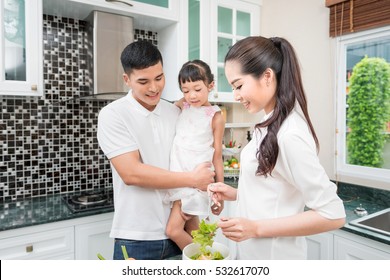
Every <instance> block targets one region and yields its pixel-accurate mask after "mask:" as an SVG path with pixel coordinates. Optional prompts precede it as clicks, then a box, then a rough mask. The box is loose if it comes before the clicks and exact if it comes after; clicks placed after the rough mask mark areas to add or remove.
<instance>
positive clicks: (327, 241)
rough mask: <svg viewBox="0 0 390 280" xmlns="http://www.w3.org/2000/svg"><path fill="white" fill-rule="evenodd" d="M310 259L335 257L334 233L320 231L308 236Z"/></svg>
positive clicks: (308, 257) (308, 254)
mask: <svg viewBox="0 0 390 280" xmlns="http://www.w3.org/2000/svg"><path fill="white" fill-rule="evenodd" d="M306 242H307V259H308V260H332V259H333V234H332V233H328V232H325V233H320V234H315V235H310V236H306Z"/></svg>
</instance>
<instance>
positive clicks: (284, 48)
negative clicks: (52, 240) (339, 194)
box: [225, 36, 319, 176]
mask: <svg viewBox="0 0 390 280" xmlns="http://www.w3.org/2000/svg"><path fill="white" fill-rule="evenodd" d="M227 61H235V62H238V63H239V64H240V65H241V73H242V74H244V75H248V74H249V75H252V76H253V77H254V78H256V79H258V78H260V77H261V75H263V73H264V71H265V70H266V69H267V68H270V69H272V70H273V71H274V72H275V74H276V80H277V86H276V93H275V96H276V102H275V103H276V104H275V108H274V111H273V114H272V116H271V117H270V118H268V119H267V120H266V121H264V122H262V123H258V124H256V126H255V127H256V129H259V128H261V127H268V132H267V135H266V136H265V138H264V140H263V141H262V142H261V144H260V146H259V148H258V150H257V155H256V157H257V160H258V164H259V165H258V167H257V171H256V175H264V176H267V175H268V174H269V175H271V172H272V170H273V169H274V167H275V164H276V160H277V158H278V154H279V146H278V141H277V134H278V131H279V129H280V127H281V125H282V123H283V122H284V120H285V119H286V118H287V116H288V115H289V114H290V112H291V111H292V110H293V108H294V106H295V103H296V102H298V104H299V106H300V107H301V109H302V112H303V114H304V116H305V118H306V121H307V124H308V126H309V129H310V131H311V134H312V136H313V138H314V141H315V143H316V146H317V151H318V150H319V142H318V138H317V135H316V133H315V131H314V128H313V125H312V123H311V120H310V117H309V113H308V110H307V102H306V96H305V92H304V89H303V85H302V79H301V72H300V69H299V63H298V59H297V57H296V55H295V51H294V49H293V47H292V46H291V44H290V43H289V42H288V41H287V40H285V39H283V38H278V37H273V38H270V39H267V38H264V37H261V36H258V37H247V38H245V39H242V40H240V41H238V42H237V43H236V44H235V45H234V46H233V47H232V48H231V49H230V50H229V52H228V53H227V55H226V57H225V63H226V62H227Z"/></svg>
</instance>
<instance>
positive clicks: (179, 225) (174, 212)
mask: <svg viewBox="0 0 390 280" xmlns="http://www.w3.org/2000/svg"><path fill="white" fill-rule="evenodd" d="M185 224H186V220H185V218H184V216H183V215H182V213H181V203H180V201H179V200H178V201H175V202H173V206H172V209H171V214H170V216H169V220H168V223H167V229H166V234H167V235H168V237H169V238H170V239H172V240H173V241H174V242H175V243H176V244H177V246H179V248H180V249H181V250H183V249H184V247H185V246H187V245H188V244H190V243H191V242H192V237H191V235H189V234H188V233H187V232H186V231H185V230H184V226H185Z"/></svg>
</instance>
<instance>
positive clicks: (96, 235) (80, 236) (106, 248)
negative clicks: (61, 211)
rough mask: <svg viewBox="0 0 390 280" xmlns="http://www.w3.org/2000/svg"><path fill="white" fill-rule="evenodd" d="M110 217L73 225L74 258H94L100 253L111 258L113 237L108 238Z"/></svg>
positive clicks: (110, 223)
mask: <svg viewBox="0 0 390 280" xmlns="http://www.w3.org/2000/svg"><path fill="white" fill-rule="evenodd" d="M111 225H112V219H108V220H103V221H96V222H92V223H88V224H82V225H77V226H76V227H75V237H76V238H75V239H76V252H75V257H76V260H96V259H97V257H96V256H97V254H98V253H100V254H101V255H102V256H103V257H104V258H106V259H112V256H113V253H114V239H113V238H110V231H111Z"/></svg>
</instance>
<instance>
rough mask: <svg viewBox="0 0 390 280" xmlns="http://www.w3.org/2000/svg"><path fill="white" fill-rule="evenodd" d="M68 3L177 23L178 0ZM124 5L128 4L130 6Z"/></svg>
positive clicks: (84, 1)
mask: <svg viewBox="0 0 390 280" xmlns="http://www.w3.org/2000/svg"><path fill="white" fill-rule="evenodd" d="M61 1H63V0H61ZM70 1H73V2H81V3H83V4H87V5H95V6H96V7H99V8H108V9H112V10H113V11H118V12H123V11H125V12H129V13H131V14H134V15H144V16H148V17H154V18H163V19H166V20H174V21H177V20H178V18H179V9H178V6H179V0H166V1H151V0H149V1H146V0H144V1H142V0H134V1H129V0H121V1H106V0H70ZM125 3H129V4H131V5H132V6H130V5H128V4H125Z"/></svg>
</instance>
